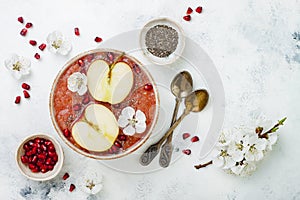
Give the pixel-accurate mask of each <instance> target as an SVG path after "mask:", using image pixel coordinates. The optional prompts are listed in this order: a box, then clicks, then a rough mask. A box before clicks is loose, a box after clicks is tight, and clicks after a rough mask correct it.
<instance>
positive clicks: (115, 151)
mask: <svg viewBox="0 0 300 200" xmlns="http://www.w3.org/2000/svg"><path fill="white" fill-rule="evenodd" d="M119 150H120V148H119V147H117V146H116V145H113V146H112V147H111V152H112V153H118V151H119Z"/></svg>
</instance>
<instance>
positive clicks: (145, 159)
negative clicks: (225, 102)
mask: <svg viewBox="0 0 300 200" xmlns="http://www.w3.org/2000/svg"><path fill="white" fill-rule="evenodd" d="M208 98H209V95H208V92H207V91H206V90H204V89H201V90H196V91H194V92H192V93H191V94H189V95H188V96H187V97H186V98H185V101H184V104H185V109H184V111H183V113H182V114H181V116H180V117H179V118H178V119H177V120H176V121H175V122H174V124H173V125H172V126H171V127H170V129H169V130H168V131H167V132H166V133H165V135H164V136H163V137H162V138H161V139H160V140H159V141H158V142H157V143H155V144H152V145H151V146H150V147H149V148H148V149H147V150H146V151H145V152H144V153H143V154H142V156H141V157H140V164H141V165H144V166H146V165H148V164H149V163H150V162H151V161H152V160H153V158H154V157H155V156H156V155H157V154H158V152H159V148H160V147H161V145H162V143H163V142H164V141H165V139H167V137H168V136H169V135H170V134H171V133H172V132H173V131H174V129H175V128H176V127H177V126H178V125H179V124H180V123H181V121H182V120H183V119H184V118H185V117H186V116H187V115H188V114H190V112H200V111H202V110H203V109H204V108H205V106H206V105H207V102H208Z"/></svg>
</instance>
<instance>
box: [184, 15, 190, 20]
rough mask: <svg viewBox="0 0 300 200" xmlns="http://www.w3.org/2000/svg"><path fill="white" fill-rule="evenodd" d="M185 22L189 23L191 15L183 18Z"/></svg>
mask: <svg viewBox="0 0 300 200" xmlns="http://www.w3.org/2000/svg"><path fill="white" fill-rule="evenodd" d="M183 19H184V20H185V21H191V15H186V16H184V17H183Z"/></svg>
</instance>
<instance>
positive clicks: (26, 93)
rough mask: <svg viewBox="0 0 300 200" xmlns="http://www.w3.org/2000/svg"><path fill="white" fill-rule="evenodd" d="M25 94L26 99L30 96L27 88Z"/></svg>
mask: <svg viewBox="0 0 300 200" xmlns="http://www.w3.org/2000/svg"><path fill="white" fill-rule="evenodd" d="M23 94H24V97H25V98H26V99H28V98H29V97H30V95H29V93H28V92H27V91H26V90H23Z"/></svg>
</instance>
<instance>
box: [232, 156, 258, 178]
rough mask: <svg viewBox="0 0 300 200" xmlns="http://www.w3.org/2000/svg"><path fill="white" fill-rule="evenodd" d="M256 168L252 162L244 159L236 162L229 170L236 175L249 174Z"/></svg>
mask: <svg viewBox="0 0 300 200" xmlns="http://www.w3.org/2000/svg"><path fill="white" fill-rule="evenodd" d="M255 170H256V165H255V163H254V162H248V161H246V160H244V161H241V162H238V163H237V165H235V166H234V167H232V168H231V172H232V173H233V174H235V175H238V176H249V175H251V174H252V173H253V172H254V171H255Z"/></svg>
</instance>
